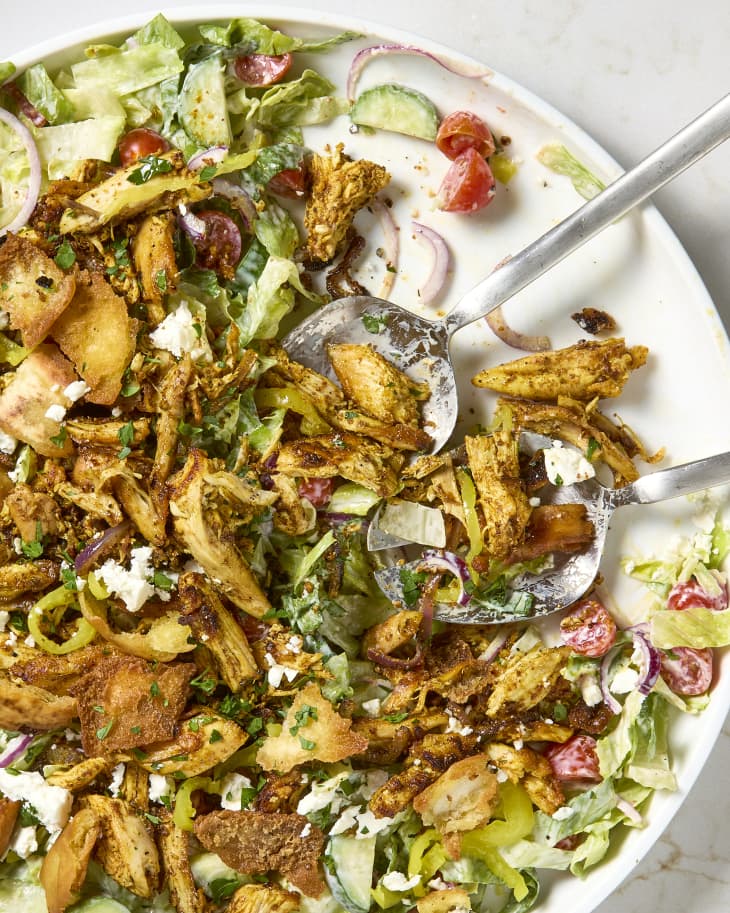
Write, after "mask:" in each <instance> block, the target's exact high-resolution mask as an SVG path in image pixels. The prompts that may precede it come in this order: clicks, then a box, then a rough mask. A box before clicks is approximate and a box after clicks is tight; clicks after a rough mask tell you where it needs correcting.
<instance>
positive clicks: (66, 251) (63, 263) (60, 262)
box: [53, 238, 76, 269]
mask: <svg viewBox="0 0 730 913" xmlns="http://www.w3.org/2000/svg"><path fill="white" fill-rule="evenodd" d="M53 259H54V261H55V263H56V266H58V267H59V268H60V269H71V267H72V266H73V265H74V263H75V262H76V251H75V250H74V249H73V247H71V244H70V243H69V241H68V239H66V238H64V240H63V241H62V242H61V245H60V247H59V248H58V250H57V251H56V256H55V257H54V258H53Z"/></svg>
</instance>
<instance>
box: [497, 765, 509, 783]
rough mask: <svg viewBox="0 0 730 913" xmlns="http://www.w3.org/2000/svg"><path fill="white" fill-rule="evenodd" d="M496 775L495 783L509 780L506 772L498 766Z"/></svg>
mask: <svg viewBox="0 0 730 913" xmlns="http://www.w3.org/2000/svg"><path fill="white" fill-rule="evenodd" d="M496 777H497V783H506V782H507V780H509V777H508V776H507V774H506V773H505V772H504V771H503V770H502V768H501V767H498V768H497V773H496Z"/></svg>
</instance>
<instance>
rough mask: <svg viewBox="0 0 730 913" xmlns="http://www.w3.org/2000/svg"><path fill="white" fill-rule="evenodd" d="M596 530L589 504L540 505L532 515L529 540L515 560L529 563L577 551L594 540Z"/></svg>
mask: <svg viewBox="0 0 730 913" xmlns="http://www.w3.org/2000/svg"><path fill="white" fill-rule="evenodd" d="M594 536H595V527H594V526H593V523H592V522H591V521H590V520H589V519H588V515H587V512H586V507H585V504H540V505H539V506H538V507H535V508H534V510H533V511H532V513H531V514H530V519H529V521H528V523H527V528H526V530H525V539H524V542H522V544H521V545H519V546H518V547H517V548H516V549H515V550H514V551H513V552H512V554H511V555H510V560H511V561H529V560H530V559H532V558H537V557H539V556H540V555H547V554H550V553H552V552H575V551H578V550H579V549H581V548H584V547H585V546H587V545H589V544H590V543H591V542H592V541H593V537H594Z"/></svg>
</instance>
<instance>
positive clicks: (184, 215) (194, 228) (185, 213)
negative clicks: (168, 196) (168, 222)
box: [177, 203, 207, 241]
mask: <svg viewBox="0 0 730 913" xmlns="http://www.w3.org/2000/svg"><path fill="white" fill-rule="evenodd" d="M177 221H178V223H179V225H180V227H181V228H182V230H183V231H184V232H185V234H187V235H188V236H189V237H190V238H191V239H192V240H193V241H202V240H203V238H204V237H205V234H206V231H207V229H206V225H205V222H204V221H203V220H202V219H200V218H198V216H196V215H195V213H193V212H190V210H189V209H188V208H187V206H185V204H184V203H181V204H180V206H178V215H177Z"/></svg>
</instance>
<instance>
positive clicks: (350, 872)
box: [325, 834, 375, 913]
mask: <svg viewBox="0 0 730 913" xmlns="http://www.w3.org/2000/svg"><path fill="white" fill-rule="evenodd" d="M327 857H328V859H329V861H330V862H331V863H332V868H333V869H334V872H332V871H330V869H329V866H325V874H326V877H327V883H328V885H329V889H330V891H332V895H333V896H334V898H335V899H336V900H337V902H338V903H340V904H342V906H343V907H344V908H345V910H347V911H348V913H367V911H368V910H369V909H370V906H371V904H372V896H371V894H370V889H371V887H372V884H373V867H374V865H375V836H372V837H363V838H356V837H347V836H345V835H344V834H336V835H335V836H334V837H331V838H330V842H329V846H328V847H327Z"/></svg>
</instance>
